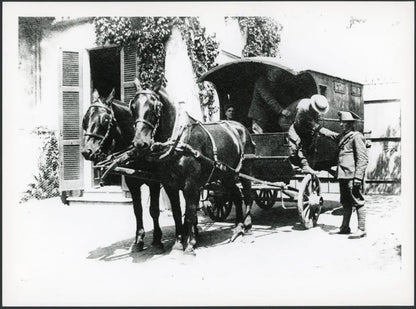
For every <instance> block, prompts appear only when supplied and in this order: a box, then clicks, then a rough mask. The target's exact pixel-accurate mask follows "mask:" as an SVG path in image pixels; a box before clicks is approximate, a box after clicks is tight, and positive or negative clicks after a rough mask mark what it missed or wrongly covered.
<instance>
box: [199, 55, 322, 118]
mask: <svg viewBox="0 0 416 309" xmlns="http://www.w3.org/2000/svg"><path fill="white" fill-rule="evenodd" d="M269 72H270V73H272V74H271V75H272V76H273V79H272V83H271V89H270V91H271V93H272V94H273V96H274V97H275V98H276V100H277V101H278V102H279V103H280V104H281V105H282V106H288V105H289V104H290V103H292V102H294V101H296V100H299V99H302V98H305V97H310V96H311V95H313V94H316V93H318V89H317V85H316V82H315V80H314V78H313V77H312V75H311V74H310V73H308V72H302V73H299V74H298V73H297V72H295V71H293V70H291V69H289V68H287V67H285V66H283V65H280V64H279V63H277V62H276V60H275V59H274V58H267V57H252V58H244V59H241V60H237V61H232V62H228V63H225V64H222V65H220V66H217V67H215V68H213V69H211V70H210V71H208V72H206V73H205V74H203V75H202V76H201V77H200V78H199V80H198V81H199V82H203V81H209V82H212V83H213V84H214V85H215V88H216V90H217V93H218V97H219V101H220V110H221V117H223V112H224V111H223V109H224V106H225V105H226V104H232V105H234V106H236V116H237V118H238V119H239V120H240V121H242V122H245V123H246V122H247V121H249V120H248V119H247V113H248V109H249V107H250V104H251V100H252V96H253V89H254V83H255V82H256V80H257V78H258V77H259V76H266V75H267V74H268V73H269Z"/></svg>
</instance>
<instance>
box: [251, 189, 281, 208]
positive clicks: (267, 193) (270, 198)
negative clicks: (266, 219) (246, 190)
mask: <svg viewBox="0 0 416 309" xmlns="http://www.w3.org/2000/svg"><path fill="white" fill-rule="evenodd" d="M253 193H254V194H253V198H254V201H255V202H256V204H257V205H258V206H259V207H260V208H262V209H265V210H267V209H270V208H272V207H273V205H274V203H275V202H276V198H277V190H273V189H255V190H253Z"/></svg>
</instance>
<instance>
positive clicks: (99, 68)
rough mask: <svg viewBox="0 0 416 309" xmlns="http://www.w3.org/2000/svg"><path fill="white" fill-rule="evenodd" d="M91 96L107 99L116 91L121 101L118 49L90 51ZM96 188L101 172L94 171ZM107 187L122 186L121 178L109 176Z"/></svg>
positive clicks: (116, 97) (116, 95) (115, 96)
mask: <svg viewBox="0 0 416 309" xmlns="http://www.w3.org/2000/svg"><path fill="white" fill-rule="evenodd" d="M89 53H90V70H91V95H92V91H93V90H94V89H97V90H98V93H99V94H100V96H102V97H107V96H108V95H109V94H110V92H111V90H112V89H113V88H114V89H115V95H114V98H115V99H117V100H120V52H119V50H118V49H117V48H116V47H110V48H99V49H93V50H90V52H89ZM93 176H94V177H93V178H94V186H98V185H99V181H100V176H101V171H100V170H98V169H94V171H93ZM105 185H111V186H115V185H121V176H119V175H109V176H108V177H107V178H106V181H105Z"/></svg>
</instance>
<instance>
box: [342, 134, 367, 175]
mask: <svg viewBox="0 0 416 309" xmlns="http://www.w3.org/2000/svg"><path fill="white" fill-rule="evenodd" d="M338 147H339V155H338V166H337V178H338V179H354V178H356V179H360V180H363V179H364V175H365V170H366V168H367V165H368V155H367V147H366V143H365V138H364V136H363V135H362V134H361V133H360V132H357V131H349V132H347V133H346V134H344V135H342V136H340V140H339V143H338Z"/></svg>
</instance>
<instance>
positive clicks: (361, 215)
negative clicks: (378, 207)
mask: <svg viewBox="0 0 416 309" xmlns="http://www.w3.org/2000/svg"><path fill="white" fill-rule="evenodd" d="M366 215H367V209H366V208H365V206H362V207H360V208H357V217H358V229H357V231H356V232H355V233H353V234H351V236H349V237H348V239H359V238H362V237H365V236H367V232H366V230H365V218H366Z"/></svg>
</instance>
